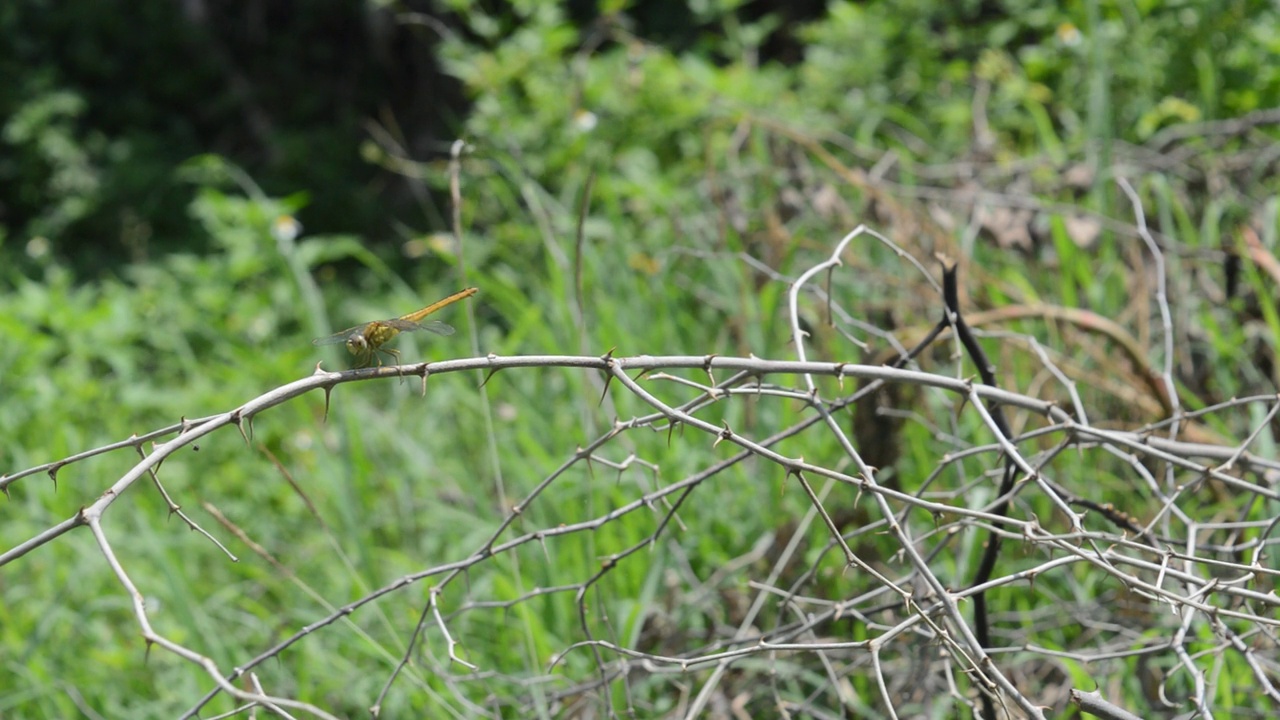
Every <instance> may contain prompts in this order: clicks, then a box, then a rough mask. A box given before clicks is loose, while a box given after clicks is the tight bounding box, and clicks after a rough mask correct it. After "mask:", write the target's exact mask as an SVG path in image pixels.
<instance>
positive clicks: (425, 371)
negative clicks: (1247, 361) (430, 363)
mask: <svg viewBox="0 0 1280 720" xmlns="http://www.w3.org/2000/svg"><path fill="white" fill-rule="evenodd" d="M429 375H431V371H430V370H428V369H427V366H426V365H423V366H422V397H426V396H427V377H428V376H429Z"/></svg>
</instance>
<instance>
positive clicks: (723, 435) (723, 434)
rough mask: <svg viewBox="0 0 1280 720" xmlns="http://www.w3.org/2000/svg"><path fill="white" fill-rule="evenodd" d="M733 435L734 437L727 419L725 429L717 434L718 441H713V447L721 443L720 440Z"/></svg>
mask: <svg viewBox="0 0 1280 720" xmlns="http://www.w3.org/2000/svg"><path fill="white" fill-rule="evenodd" d="M731 437H733V430H731V429H729V423H728V421H725V423H724V429H723V430H721V431H720V432H719V433H717V434H716V441H715V442H713V443H711V447H715V446H717V445H719V444H720V441H722V440H728V439H729V438H731Z"/></svg>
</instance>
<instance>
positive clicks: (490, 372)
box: [476, 368, 501, 390]
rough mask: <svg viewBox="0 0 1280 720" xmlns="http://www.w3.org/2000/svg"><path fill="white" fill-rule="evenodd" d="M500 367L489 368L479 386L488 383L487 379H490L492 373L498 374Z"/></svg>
mask: <svg viewBox="0 0 1280 720" xmlns="http://www.w3.org/2000/svg"><path fill="white" fill-rule="evenodd" d="M500 369H501V368H496V369H493V370H490V371H489V374H488V375H485V376H484V382H482V383H480V387H484V386H485V385H488V384H489V380H490V379H492V378H493V376H494V375H497V374H498V370H500ZM476 389H477V390H478V389H479V388H476Z"/></svg>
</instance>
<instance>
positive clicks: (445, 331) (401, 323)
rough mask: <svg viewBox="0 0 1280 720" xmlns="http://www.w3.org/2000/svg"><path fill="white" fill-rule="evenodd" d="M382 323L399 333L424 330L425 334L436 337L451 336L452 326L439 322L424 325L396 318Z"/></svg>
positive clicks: (433, 321)
mask: <svg viewBox="0 0 1280 720" xmlns="http://www.w3.org/2000/svg"><path fill="white" fill-rule="evenodd" d="M383 322H384V323H386V324H387V325H390V326H391V327H393V328H395V329H397V330H399V331H401V332H414V331H415V330H426V331H427V332H432V333H435V334H437V335H452V334H453V326H452V325H448V324H445V323H442V322H440V321H439V320H432V321H430V322H424V323H416V322H413V321H412V320H403V319H400V318H397V319H395V320H383Z"/></svg>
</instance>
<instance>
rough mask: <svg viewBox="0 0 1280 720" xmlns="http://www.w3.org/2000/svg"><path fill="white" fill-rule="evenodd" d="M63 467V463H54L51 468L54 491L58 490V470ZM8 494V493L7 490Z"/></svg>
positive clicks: (50, 476) (50, 475)
mask: <svg viewBox="0 0 1280 720" xmlns="http://www.w3.org/2000/svg"><path fill="white" fill-rule="evenodd" d="M61 468H62V466H61V465H54V466H53V467H51V468H49V479H50V480H52V481H53V491H54V492H58V470H60V469H61ZM6 494H8V493H7V492H6Z"/></svg>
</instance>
